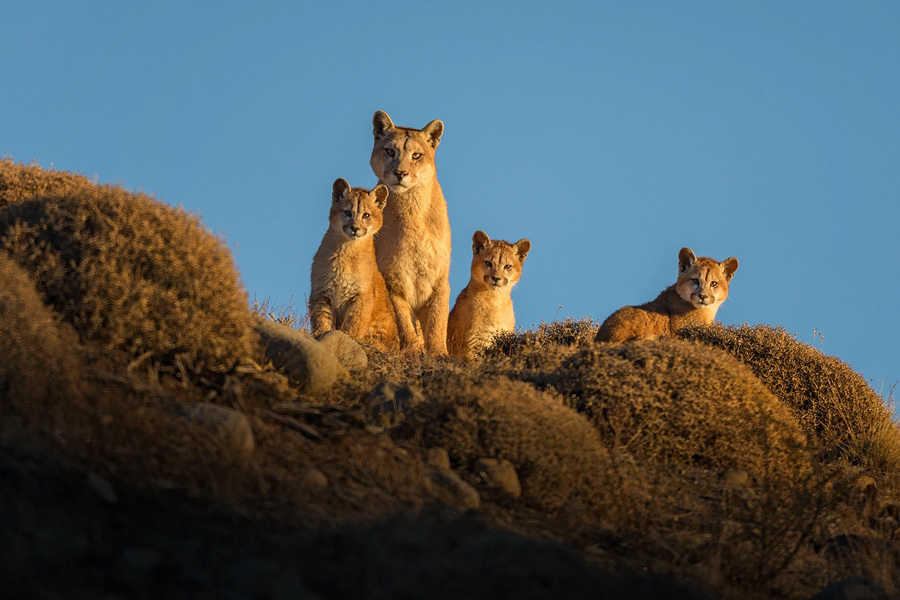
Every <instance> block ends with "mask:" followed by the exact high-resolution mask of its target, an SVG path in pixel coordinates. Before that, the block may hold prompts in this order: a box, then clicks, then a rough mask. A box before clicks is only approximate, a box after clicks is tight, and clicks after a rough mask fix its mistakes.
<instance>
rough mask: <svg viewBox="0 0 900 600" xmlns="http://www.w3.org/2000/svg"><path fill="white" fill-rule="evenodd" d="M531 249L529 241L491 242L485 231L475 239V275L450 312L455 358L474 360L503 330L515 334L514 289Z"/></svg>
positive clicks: (450, 339) (450, 340) (450, 337)
mask: <svg viewBox="0 0 900 600" xmlns="http://www.w3.org/2000/svg"><path fill="white" fill-rule="evenodd" d="M529 250H531V242H530V241H529V240H526V239H522V240H519V241H518V242H516V243H515V244H510V243H509V242H504V241H503V240H491V238H489V237H488V235H487V234H486V233H485V232H483V231H480V230H479V231H476V232H475V234H474V235H473V236H472V269H471V272H472V276H471V278H470V279H469V284H468V285H467V286H466V287H465V289H463V291H461V292H460V293H459V296H458V297H457V298H456V304H454V305H453V310H451V311H450V320H449V322H448V325H447V348H448V350H449V351H450V354H451V355H452V356H457V357H459V358H462V359H463V360H471V359H472V358H474V357H475V356H476V355H477V354H478V352H479V351H480V350H482V349H484V348H485V347H486V346H488V345H489V344H490V342H491V338H493V337H494V335H495V334H497V333H499V332H501V331H514V330H515V328H516V316H515V313H514V312H513V303H512V297H511V294H512V288H513V286H514V285H515V284H516V283H518V281H519V278H520V277H521V276H522V263H524V262H525V257H526V256H528V251H529Z"/></svg>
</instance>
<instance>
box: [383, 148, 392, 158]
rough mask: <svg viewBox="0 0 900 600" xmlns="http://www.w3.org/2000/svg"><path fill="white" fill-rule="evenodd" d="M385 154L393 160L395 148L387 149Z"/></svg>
mask: <svg viewBox="0 0 900 600" xmlns="http://www.w3.org/2000/svg"><path fill="white" fill-rule="evenodd" d="M384 153H385V154H387V155H388V156H390V157H391V158H394V149H393V148H385V149H384Z"/></svg>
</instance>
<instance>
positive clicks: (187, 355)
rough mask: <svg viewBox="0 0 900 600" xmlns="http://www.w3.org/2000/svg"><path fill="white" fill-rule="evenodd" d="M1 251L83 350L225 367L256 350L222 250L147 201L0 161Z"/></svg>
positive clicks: (183, 216) (196, 225)
mask: <svg viewBox="0 0 900 600" xmlns="http://www.w3.org/2000/svg"><path fill="white" fill-rule="evenodd" d="M0 165H2V170H0V174H2V177H0V197H2V198H3V199H4V200H3V201H4V203H6V206H5V207H4V208H3V210H2V211H0V248H3V249H4V250H5V251H6V252H8V253H9V254H10V255H11V256H12V257H13V258H14V259H15V260H16V262H17V263H18V264H19V265H20V266H21V267H23V268H24V269H25V270H26V271H27V272H28V273H29V275H30V276H31V277H32V279H33V280H34V281H35V282H36V284H37V287H38V290H39V292H40V293H41V296H42V297H43V298H44V299H45V301H46V302H47V303H48V304H49V305H51V306H52V307H53V308H54V310H55V311H56V312H58V313H59V314H60V315H62V318H63V319H64V320H65V321H67V322H69V323H71V324H72V325H73V326H74V328H75V330H76V331H77V332H78V334H79V335H80V336H81V339H82V341H83V342H85V343H90V344H96V345H99V347H101V348H103V349H104V350H122V351H124V352H126V353H128V354H129V355H131V356H133V357H137V356H140V355H142V354H144V353H150V355H151V356H152V357H153V358H154V359H156V360H163V361H164V362H168V363H170V364H171V362H172V359H173V358H174V357H175V356H178V355H180V356H182V357H183V358H184V359H185V362H187V363H189V364H191V365H195V366H197V367H198V368H213V369H223V368H224V369H227V368H230V367H231V366H233V365H234V364H235V363H236V362H238V361H239V360H240V359H242V358H245V357H247V356H250V355H251V354H253V353H254V352H255V334H254V333H253V328H252V320H251V316H250V311H249V310H248V306H247V294H246V292H245V291H244V289H243V287H242V285H241V284H240V282H239V280H238V275H237V272H236V270H235V267H234V264H233V261H232V258H231V254H230V252H229V250H228V248H227V247H226V246H225V244H224V242H223V241H222V240H221V239H219V238H218V237H216V236H214V235H212V234H211V233H209V232H208V231H207V230H206V229H205V228H204V227H203V225H202V224H201V223H200V219H199V218H198V217H196V216H195V215H192V214H190V213H187V212H185V211H184V210H181V209H175V208H171V207H169V206H168V205H165V204H163V203H162V202H159V201H157V200H155V199H153V198H151V197H149V196H147V195H144V194H134V193H131V192H128V191H126V190H124V189H122V188H119V187H115V186H100V185H93V184H88V182H86V181H85V180H83V179H81V178H78V177H70V176H65V175H61V174H59V173H57V172H54V171H46V170H42V169H40V168H39V167H36V166H21V165H15V164H12V163H11V162H10V161H3V162H2V163H0Z"/></svg>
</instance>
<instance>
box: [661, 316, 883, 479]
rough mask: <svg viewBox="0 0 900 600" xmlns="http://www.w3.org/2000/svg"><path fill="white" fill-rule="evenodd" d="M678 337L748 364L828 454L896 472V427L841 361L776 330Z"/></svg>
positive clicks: (701, 329) (688, 332)
mask: <svg viewBox="0 0 900 600" xmlns="http://www.w3.org/2000/svg"><path fill="white" fill-rule="evenodd" d="M678 335H679V336H680V337H681V338H684V339H687V340H696V341H698V342H702V343H704V344H709V345H711V346H715V347H717V348H721V349H722V350H724V351H726V352H728V353H729V354H731V355H733V356H734V357H736V358H737V359H739V360H740V361H742V362H743V363H745V364H746V365H748V366H749V367H750V369H752V370H753V372H754V373H755V374H756V375H757V377H759V378H760V380H762V382H763V383H764V384H765V385H766V386H767V387H768V388H769V389H770V390H772V392H773V393H774V394H775V395H776V396H777V397H778V398H780V399H781V401H782V402H784V404H785V405H787V406H788V407H790V408H791V409H792V411H793V412H794V415H795V416H796V417H797V419H798V420H799V422H800V424H801V425H802V427H803V429H804V430H805V431H806V433H807V435H809V436H810V437H811V439H813V440H816V441H817V443H818V445H819V446H820V447H821V450H823V451H824V452H825V453H826V454H827V455H829V456H835V457H842V458H844V459H846V460H848V461H850V462H851V463H855V464H860V465H863V466H869V467H874V468H879V469H885V470H893V471H897V470H900V428H898V426H897V424H896V423H895V422H894V421H893V420H892V418H891V413H890V410H889V409H888V407H887V406H886V405H885V403H884V401H883V400H882V399H881V397H879V396H878V394H876V393H875V392H874V391H873V390H872V388H871V387H869V385H868V384H867V383H866V381H865V380H864V379H863V378H862V377H861V376H860V375H859V374H858V373H856V372H855V371H854V370H853V369H852V368H850V366H849V365H847V364H846V363H844V362H843V361H841V360H839V359H837V358H835V357H833V356H827V355H825V354H823V353H822V352H820V351H819V350H817V349H815V348H813V347H812V346H809V345H807V344H804V343H802V342H798V341H797V340H796V339H795V338H794V337H793V336H792V335H790V334H788V333H787V332H786V331H785V330H784V329H782V328H780V327H768V326H765V325H756V326H753V327H751V326H749V325H741V326H739V327H734V326H728V327H726V326H723V325H718V324H715V325H708V326H698V327H690V328H686V329H683V330H681V331H680V332H678Z"/></svg>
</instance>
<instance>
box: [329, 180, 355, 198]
mask: <svg viewBox="0 0 900 600" xmlns="http://www.w3.org/2000/svg"><path fill="white" fill-rule="evenodd" d="M349 191H350V184H349V183H347V180H346V179H344V178H343V177H338V178H337V179H335V180H334V185H332V186H331V199H332V201H334V202H337V201H338V200H340V199H341V198H343V197H344V196H346V195H347V192H349Z"/></svg>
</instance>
